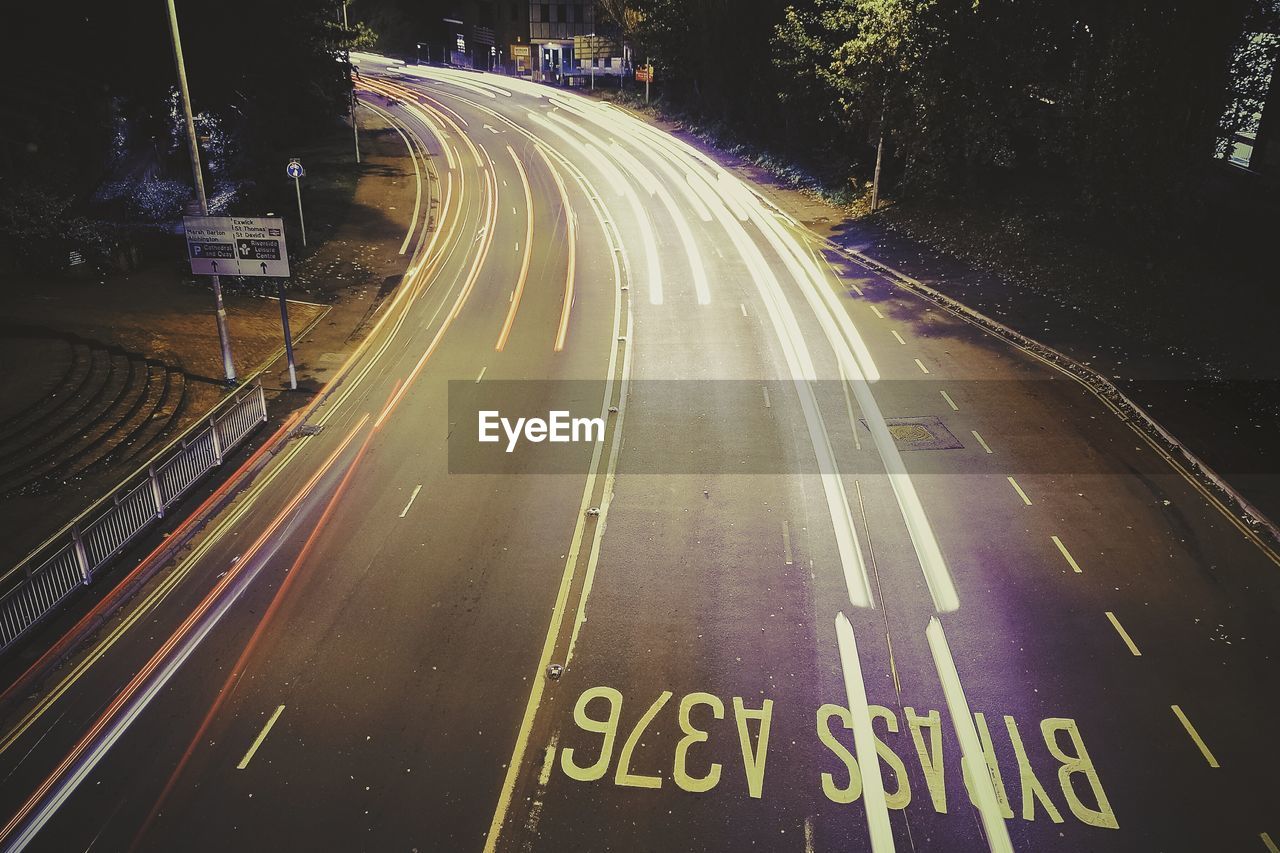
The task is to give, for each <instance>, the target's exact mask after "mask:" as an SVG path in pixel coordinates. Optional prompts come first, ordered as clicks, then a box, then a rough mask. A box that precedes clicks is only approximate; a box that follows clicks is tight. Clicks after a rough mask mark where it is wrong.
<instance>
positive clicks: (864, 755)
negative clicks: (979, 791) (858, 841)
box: [836, 612, 990, 853]
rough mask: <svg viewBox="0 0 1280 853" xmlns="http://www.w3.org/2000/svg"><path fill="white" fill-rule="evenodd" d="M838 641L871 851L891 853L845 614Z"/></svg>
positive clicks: (854, 644) (838, 626)
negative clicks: (860, 776)
mask: <svg viewBox="0 0 1280 853" xmlns="http://www.w3.org/2000/svg"><path fill="white" fill-rule="evenodd" d="M836 640H837V641H838V642H839V645H840V666H841V669H842V670H843V672H844V691H845V696H846V697H847V698H848V700H849V713H850V717H851V719H852V721H853V751H854V753H855V754H856V756H857V759H858V769H859V770H860V771H861V773H862V802H863V804H864V805H865V806H866V809H867V831H868V832H869V833H870V834H871V850H872V851H873V853H891V851H892V850H893V849H894V847H893V828H892V827H891V826H890V825H889V807H888V805H887V804H886V803H885V797H884V779H883V778H882V777H881V775H880V758H879V756H878V755H877V754H876V739H875V734H874V733H873V732H872V729H871V710H870V708H868V707H867V686H866V684H865V683H864V682H863V680H862V664H861V662H859V660H858V643H857V640H856V639H854V636H853V626H852V625H850V624H849V618H848V617H847V616H845V615H844V613H843V612H841V613H837V614H836ZM970 719H972V718H970ZM970 725H972V723H971V724H970ZM984 766H985V765H984ZM988 781H990V777H988Z"/></svg>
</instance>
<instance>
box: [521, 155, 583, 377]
mask: <svg viewBox="0 0 1280 853" xmlns="http://www.w3.org/2000/svg"><path fill="white" fill-rule="evenodd" d="M533 150H535V151H537V152H538V156H540V157H541V158H542V160H543V162H545V163H546V164H547V171H549V172H550V173H551V177H552V179H553V180H554V181H555V182H556V189H557V190H559V191H560V208H561V209H562V210H563V211H564V223H565V229H566V231H567V234H566V242H567V243H568V246H567V247H566V249H567V252H568V255H569V259H568V268H567V270H566V271H565V275H564V301H563V302H562V303H561V304H560V325H559V326H558V327H557V328H556V342H555V346H554V347H553V348H552V349H553V351H554V352H561V351H562V350H564V341H565V337H566V336H567V335H568V334H569V312H570V310H571V309H572V308H573V277H574V272H575V268H576V264H577V260H576V258H577V254H578V225H577V221H576V219H575V217H574V215H573V207H572V206H571V205H570V204H569V192H568V190H566V189H565V186H564V179H562V178H561V177H560V172H559V170H558V169H556V167H555V164H554V163H552V162H551V158H550V157H548V156H547V152H546V151H544V150H543V148H542V146H541V145H535V146H534V148H533ZM522 174H523V173H522Z"/></svg>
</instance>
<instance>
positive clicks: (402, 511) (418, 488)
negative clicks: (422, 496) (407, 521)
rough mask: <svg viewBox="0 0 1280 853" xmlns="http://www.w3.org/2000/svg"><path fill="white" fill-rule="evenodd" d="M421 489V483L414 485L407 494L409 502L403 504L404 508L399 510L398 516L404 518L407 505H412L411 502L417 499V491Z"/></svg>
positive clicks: (407, 508) (406, 512) (406, 513)
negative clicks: (411, 492) (409, 493)
mask: <svg viewBox="0 0 1280 853" xmlns="http://www.w3.org/2000/svg"><path fill="white" fill-rule="evenodd" d="M420 491H422V484H421V483H419V484H418V485H416V486H414V488H413V494H411V495H409V502H408V503H407V504H405V505H404V509H402V510H400V517H401V518H404V517H405V516H406V515H408V514H409V507H411V506H413V502H414V501H416V500H417V499H418V492H420Z"/></svg>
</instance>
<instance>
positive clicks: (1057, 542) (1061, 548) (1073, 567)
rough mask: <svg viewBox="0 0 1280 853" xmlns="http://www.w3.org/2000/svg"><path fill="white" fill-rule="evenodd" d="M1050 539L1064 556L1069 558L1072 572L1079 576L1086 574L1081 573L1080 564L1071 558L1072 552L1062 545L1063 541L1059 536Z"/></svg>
mask: <svg viewBox="0 0 1280 853" xmlns="http://www.w3.org/2000/svg"><path fill="white" fill-rule="evenodd" d="M1049 538H1050V539H1052V540H1053V544H1054V545H1057V546H1058V550H1059V551H1061V552H1062V556H1064V557H1066V558H1067V562H1068V563H1070V564H1071V570H1072V571H1074V572H1075V573H1076V574H1078V575H1081V574H1084V572H1082V571H1080V564H1079V563H1077V562H1076V558H1075V557H1073V556H1071V552H1070V551H1068V550H1067V546H1066V545H1063V544H1062V540H1061V539H1059V538H1058V537H1057V536H1050V537H1049Z"/></svg>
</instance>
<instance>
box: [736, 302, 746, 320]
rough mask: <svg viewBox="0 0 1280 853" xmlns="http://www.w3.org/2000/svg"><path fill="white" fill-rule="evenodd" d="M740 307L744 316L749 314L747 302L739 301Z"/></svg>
mask: <svg viewBox="0 0 1280 853" xmlns="http://www.w3.org/2000/svg"><path fill="white" fill-rule="evenodd" d="M738 308H740V309H741V310H742V316H743V317H745V316H747V306H746V303H744V302H739V303H738Z"/></svg>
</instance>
